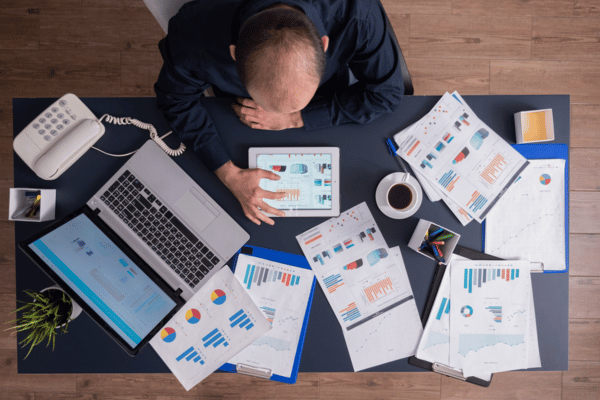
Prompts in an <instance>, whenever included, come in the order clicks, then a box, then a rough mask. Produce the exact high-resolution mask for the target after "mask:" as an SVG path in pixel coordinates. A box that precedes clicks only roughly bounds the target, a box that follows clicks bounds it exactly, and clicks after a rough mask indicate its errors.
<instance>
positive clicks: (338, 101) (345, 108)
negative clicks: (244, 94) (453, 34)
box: [302, 0, 404, 130]
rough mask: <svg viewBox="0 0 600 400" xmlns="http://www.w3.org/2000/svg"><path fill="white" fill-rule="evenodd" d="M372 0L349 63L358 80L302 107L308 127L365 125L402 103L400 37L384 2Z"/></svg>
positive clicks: (303, 117) (402, 85)
mask: <svg viewBox="0 0 600 400" xmlns="http://www.w3.org/2000/svg"><path fill="white" fill-rule="evenodd" d="M369 3H370V7H369V8H368V9H367V10H368V11H367V12H366V13H365V14H364V18H362V19H361V21H360V25H359V29H360V32H359V34H358V40H359V43H358V46H357V50H356V53H355V54H354V56H353V57H352V59H351V60H350V62H349V63H348V66H349V67H350V70H351V71H352V73H353V74H354V76H355V77H356V78H357V79H358V83H355V84H354V85H352V86H349V87H348V88H347V89H346V90H344V91H343V92H338V93H335V94H334V95H333V96H332V97H331V98H326V99H322V100H319V101H315V102H313V103H310V104H309V105H308V106H307V107H306V108H305V109H304V110H302V119H303V120H304V126H305V129H306V130H313V129H319V128H325V127H328V126H332V125H342V124H352V123H355V124H356V123H360V124H364V123H367V122H370V121H373V120H374V119H376V118H377V117H379V116H381V115H382V114H386V113H389V112H392V111H394V110H395V109H396V108H397V107H398V106H399V104H400V100H401V98H402V95H403V94H404V84H403V81H402V70H401V68H400V60H399V57H400V55H399V53H398V51H399V49H398V47H397V43H396V38H395V36H394V32H393V30H392V27H391V25H390V24H389V22H388V19H387V17H386V15H385V10H384V9H383V7H381V5H380V3H379V2H378V1H377V0H371V1H370V2H369Z"/></svg>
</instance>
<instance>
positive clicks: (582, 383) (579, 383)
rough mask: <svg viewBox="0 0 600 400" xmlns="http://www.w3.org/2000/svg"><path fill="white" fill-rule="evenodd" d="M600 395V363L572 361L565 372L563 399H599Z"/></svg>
mask: <svg viewBox="0 0 600 400" xmlns="http://www.w3.org/2000/svg"><path fill="white" fill-rule="evenodd" d="M599 395H600V363H598V362H582V361H571V362H570V363H569V370H568V371H565V372H563V378H562V398H563V400H597V399H598V396H599Z"/></svg>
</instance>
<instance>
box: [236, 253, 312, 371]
mask: <svg viewBox="0 0 600 400" xmlns="http://www.w3.org/2000/svg"><path fill="white" fill-rule="evenodd" d="M235 276H236V278H237V279H238V281H239V282H240V283H241V284H242V285H243V287H244V288H245V289H246V291H247V292H248V294H249V295H250V297H251V298H252V300H254V302H255V303H256V305H257V306H258V307H259V308H260V310H261V311H262V312H263V314H264V316H265V317H266V318H267V320H268V321H269V323H270V324H271V326H272V327H273V329H271V330H270V331H269V332H267V333H266V334H264V335H263V336H261V337H260V338H259V339H258V340H257V341H255V342H254V343H252V344H251V345H250V346H248V347H247V348H245V349H244V350H242V351H241V352H240V353H238V354H237V355H236V356H235V357H233V358H232V359H230V360H229V363H231V364H234V365H237V364H244V365H247V366H251V367H255V368H266V369H269V370H271V372H272V373H273V374H276V375H280V376H283V377H287V378H290V377H291V376H292V369H293V367H294V359H295V357H296V352H297V349H298V342H299V340H300V334H301V331H302V324H303V322H304V317H305V313H306V307H307V305H308V301H309V298H310V293H311V289H312V286H313V278H314V273H313V271H311V270H309V269H304V268H299V267H295V266H292V265H286V264H281V263H278V262H274V261H270V260H265V259H263V258H258V257H254V256H249V255H246V254H240V255H239V256H238V259H237V263H236V269H235Z"/></svg>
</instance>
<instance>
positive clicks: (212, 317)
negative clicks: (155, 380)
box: [150, 267, 271, 390]
mask: <svg viewBox="0 0 600 400" xmlns="http://www.w3.org/2000/svg"><path fill="white" fill-rule="evenodd" d="M270 329H271V325H270V324H269V322H268V321H267V319H266V318H265V317H264V316H263V313H262V312H261V310H260V309H259V308H258V307H257V306H256V304H254V301H252V299H251V297H250V296H249V295H248V293H247V292H246V290H245V289H244V288H243V287H242V285H241V284H240V283H239V282H238V280H237V279H236V278H235V276H234V275H233V272H231V270H230V269H229V268H227V267H225V268H222V269H221V270H220V271H219V272H217V273H216V274H215V275H214V276H213V277H212V278H211V279H210V280H209V281H208V282H207V283H206V284H205V285H204V286H202V288H201V289H200V291H199V292H198V293H196V294H195V295H194V297H192V298H191V299H190V300H189V301H188V302H187V303H185V305H184V306H183V307H182V308H181V310H179V311H178V312H177V314H175V315H174V316H173V318H171V320H169V322H167V323H166V325H165V328H163V329H162V330H161V331H160V332H158V333H157V334H156V336H155V337H154V338H152V340H151V341H150V344H151V345H152V347H153V348H154V350H156V352H157V353H158V355H159V356H160V358H162V360H163V361H164V362H165V364H167V366H168V367H169V369H170V370H171V372H173V374H174V375H175V377H177V379H178V380H179V382H181V384H182V385H183V387H184V388H185V389H186V390H190V389H191V388H192V387H194V386H196V384H198V383H200V382H201V381H202V380H203V379H204V378H206V377H207V376H208V375H210V374H212V373H213V372H214V371H215V370H217V369H218V368H219V367H220V366H221V365H223V364H224V363H226V362H227V360H229V359H230V358H231V357H233V356H234V355H235V354H237V353H238V352H240V351H241V350H242V349H244V348H246V347H247V346H248V345H250V344H251V343H253V342H254V341H256V340H257V339H258V338H260V337H261V336H262V335H263V334H264V333H266V332H268V331H269V330H270Z"/></svg>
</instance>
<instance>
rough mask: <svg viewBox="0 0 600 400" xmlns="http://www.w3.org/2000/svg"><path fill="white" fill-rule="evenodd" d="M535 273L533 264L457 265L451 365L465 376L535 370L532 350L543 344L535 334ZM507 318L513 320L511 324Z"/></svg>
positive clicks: (453, 276)
mask: <svg viewBox="0 0 600 400" xmlns="http://www.w3.org/2000/svg"><path fill="white" fill-rule="evenodd" d="M530 271H531V263H530V262H529V261H471V260H468V261H466V260H465V261H463V260H460V261H456V263H453V265H452V267H451V274H450V281H451V289H450V292H451V293H452V302H451V305H450V319H451V320H450V327H451V329H450V363H451V364H450V365H452V366H453V367H458V368H461V369H463V373H464V374H465V376H470V375H473V374H475V373H494V372H502V371H509V370H515V369H521V368H528V367H529V365H530V364H529V360H528V358H529V356H528V353H529V352H530V349H529V347H530V346H531V348H533V346H538V344H537V337H536V338H535V339H533V338H531V337H530V336H529V332H530V326H531V325H530V316H531V312H530V308H531V298H532V292H531V275H530ZM505 315H511V316H513V318H512V319H511V321H510V323H508V324H506V323H504V316H505ZM532 318H535V317H532ZM536 336H537V335H536ZM538 359H539V353H538Z"/></svg>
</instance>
